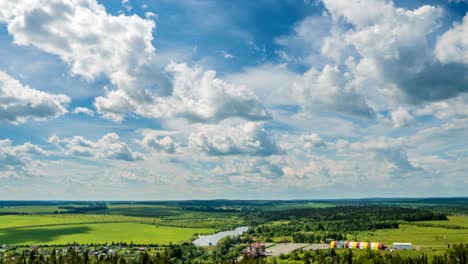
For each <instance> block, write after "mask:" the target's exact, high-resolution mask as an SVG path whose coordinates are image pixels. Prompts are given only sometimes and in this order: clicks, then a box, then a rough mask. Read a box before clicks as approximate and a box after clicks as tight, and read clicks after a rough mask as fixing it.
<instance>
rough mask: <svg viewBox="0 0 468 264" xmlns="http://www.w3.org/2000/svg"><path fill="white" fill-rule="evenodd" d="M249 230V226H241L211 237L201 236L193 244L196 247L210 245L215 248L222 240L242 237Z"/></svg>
mask: <svg viewBox="0 0 468 264" xmlns="http://www.w3.org/2000/svg"><path fill="white" fill-rule="evenodd" d="M248 229H249V227H248V226H241V227H238V228H236V229H234V230H229V231H223V232H219V233H216V234H213V235H209V236H199V237H198V239H196V240H194V241H193V244H195V245H196V246H210V245H212V246H214V245H216V244H217V243H218V241H219V240H221V239H222V238H224V237H227V236H237V235H241V234H242V233H244V232H245V231H247V230H248Z"/></svg>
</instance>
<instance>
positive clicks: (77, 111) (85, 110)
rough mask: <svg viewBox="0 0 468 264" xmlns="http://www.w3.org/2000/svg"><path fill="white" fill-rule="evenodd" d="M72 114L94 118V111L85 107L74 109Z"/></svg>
mask: <svg viewBox="0 0 468 264" xmlns="http://www.w3.org/2000/svg"><path fill="white" fill-rule="evenodd" d="M72 113H73V114H76V115H77V114H85V115H88V116H94V111H93V110H91V109H89V108H87V107H81V106H80V107H76V108H75V109H74V110H73V112H72Z"/></svg>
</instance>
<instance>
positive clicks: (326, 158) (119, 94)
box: [0, 0, 468, 200]
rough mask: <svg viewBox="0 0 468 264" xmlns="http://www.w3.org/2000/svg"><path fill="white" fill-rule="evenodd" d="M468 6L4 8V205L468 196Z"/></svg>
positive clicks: (31, 4)
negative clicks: (17, 202) (21, 202)
mask: <svg viewBox="0 0 468 264" xmlns="http://www.w3.org/2000/svg"><path fill="white" fill-rule="evenodd" d="M467 135H468V1H466V0H440V1H433V0H430V1H426V0H425V1H423V0H416V1H415V0H395V1H390V0H258V1H219V0H184V1H171V0H151V1H150V0H122V1H120V0H6V1H1V2H0V199H3V200H5V199H8V200H23V199H27V200H32V199H40V200H180V199H219V198H223V199H321V198H364V197H427V196H430V197H439V196H444V197H447V196H467V195H468V191H467V190H468V137H467Z"/></svg>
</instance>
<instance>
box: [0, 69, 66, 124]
mask: <svg viewBox="0 0 468 264" xmlns="http://www.w3.org/2000/svg"><path fill="white" fill-rule="evenodd" d="M69 102H70V98H68V97H67V96H66V95H63V94H50V93H47V92H43V91H39V90H36V89H33V88H31V87H29V86H27V85H26V86H24V85H22V84H21V83H20V82H19V81H18V80H16V79H14V78H13V77H11V76H10V75H8V74H6V73H5V72H2V71H0V121H2V122H6V123H12V124H20V123H24V122H26V121H27V120H35V121H42V120H47V119H50V118H55V117H59V116H61V115H64V114H65V113H67V109H66V105H67V104H68V103H69Z"/></svg>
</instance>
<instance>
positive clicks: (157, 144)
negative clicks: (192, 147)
mask: <svg viewBox="0 0 468 264" xmlns="http://www.w3.org/2000/svg"><path fill="white" fill-rule="evenodd" d="M141 134H142V135H143V139H141V140H139V141H137V142H138V143H139V144H140V145H142V146H144V147H146V148H147V149H154V150H156V151H164V152H166V153H169V154H175V153H176V151H177V150H178V148H179V144H178V143H177V142H175V141H174V139H173V138H172V137H171V136H170V135H168V134H171V132H169V131H158V130H149V129H145V130H143V131H142V132H141Z"/></svg>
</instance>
